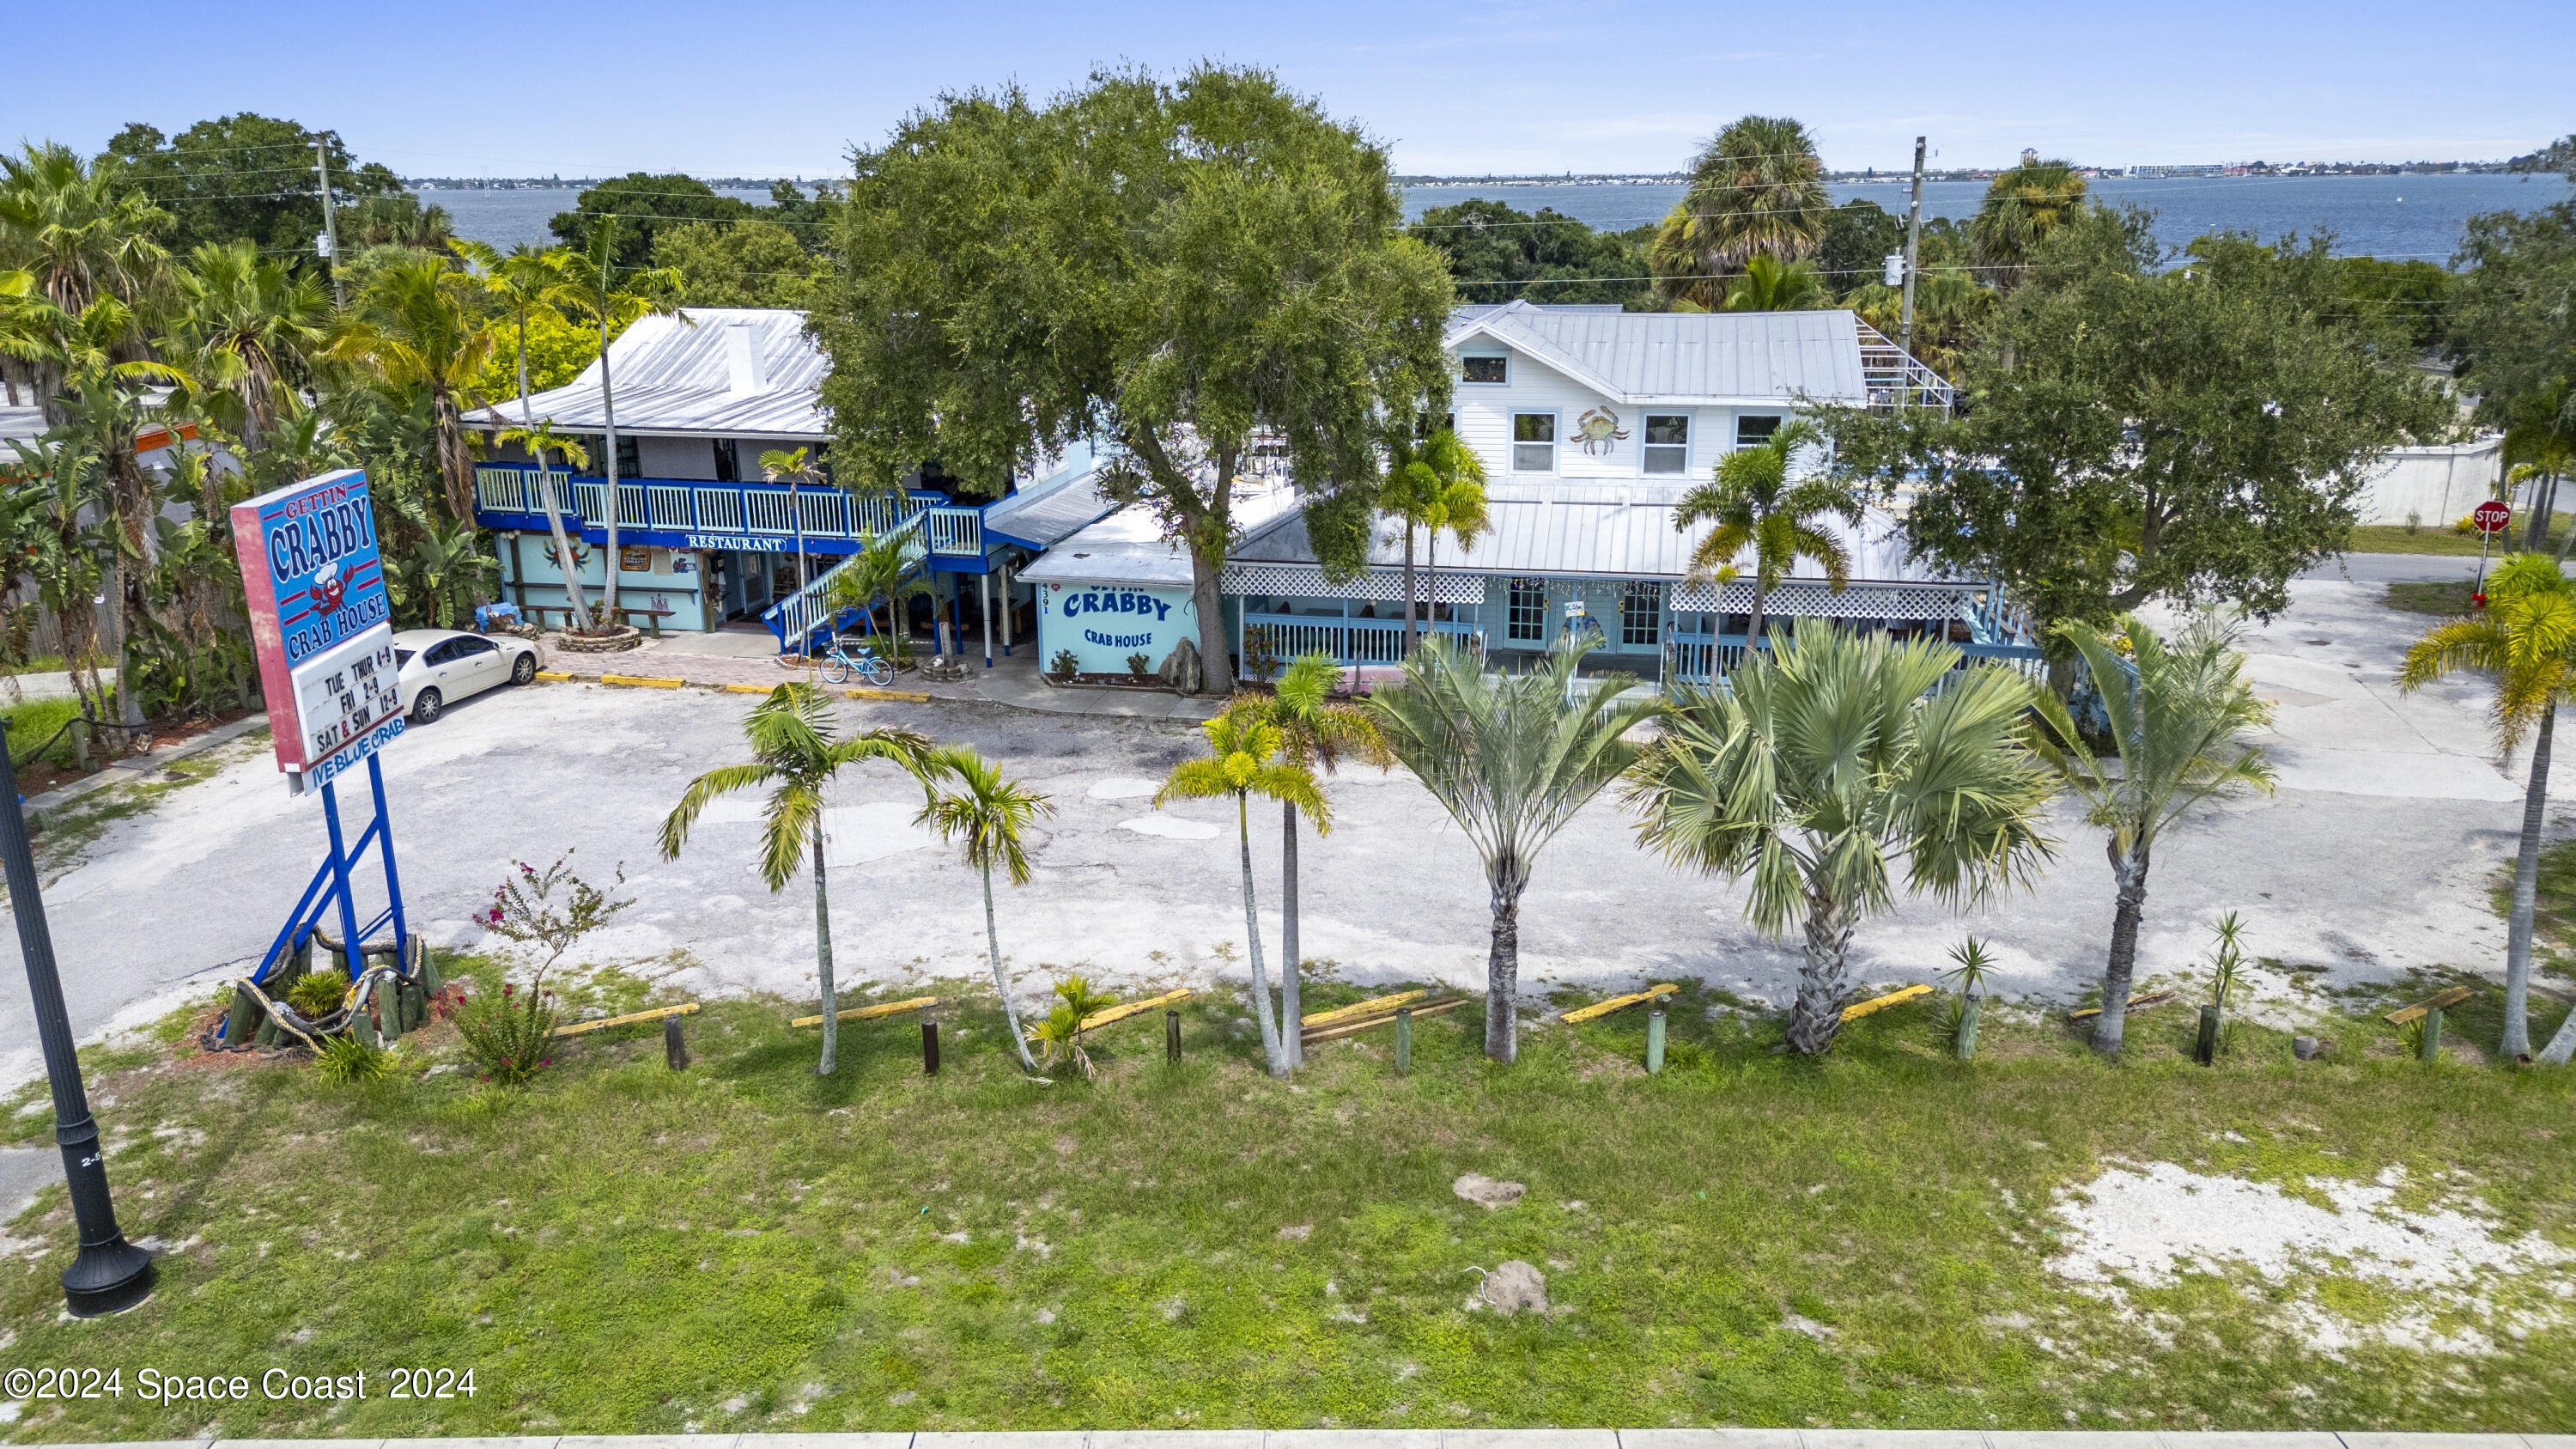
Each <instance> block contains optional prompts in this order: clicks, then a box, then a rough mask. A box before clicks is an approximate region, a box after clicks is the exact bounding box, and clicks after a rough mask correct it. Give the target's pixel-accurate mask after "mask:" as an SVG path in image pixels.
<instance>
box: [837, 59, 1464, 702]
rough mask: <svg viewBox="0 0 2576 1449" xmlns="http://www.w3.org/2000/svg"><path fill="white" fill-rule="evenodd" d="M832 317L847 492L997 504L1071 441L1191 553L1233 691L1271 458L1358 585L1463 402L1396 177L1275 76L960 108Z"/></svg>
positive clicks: (917, 145) (877, 173) (1440, 312)
mask: <svg viewBox="0 0 2576 1449" xmlns="http://www.w3.org/2000/svg"><path fill="white" fill-rule="evenodd" d="M857 163H858V164H857V174H856V179H855V180H854V182H853V183H852V185H851V187H850V193H849V200H848V205H847V210H846V212H845V219H844V222H843V229H842V237H841V247H840V254H841V259H842V263H843V269H844V270H843V277H842V280H841V282H840V284H839V286H838V287H837V289H836V291H835V293H834V295H833V297H832V298H831V300H830V301H829V302H828V303H827V305H826V306H825V307H824V309H823V310H822V311H821V312H820V313H819V314H818V315H817V317H816V327H817V330H818V331H819V332H820V334H821V336H822V338H823V342H824V345H825V346H826V348H827V349H828V350H829V352H830V354H831V358H832V375H831V377H830V379H829V380H828V381H827V382H826V383H825V384H824V386H823V396H824V400H825V401H826V402H827V403H828V404H830V406H831V409H832V416H833V429H834V437H835V443H834V447H833V453H832V457H833V463H834V471H835V473H836V475H837V477H838V478H839V480H840V481H841V482H842V483H843V484H844V485H845V486H851V487H861V488H870V487H872V488H892V487H894V486H896V485H897V484H898V483H899V482H900V480H901V479H902V478H903V476H904V475H905V474H906V473H908V472H910V471H911V470H912V469H913V468H914V467H915V466H917V465H919V464H921V463H922V462H923V461H924V460H936V461H937V462H938V463H939V464H940V466H941V468H942V469H943V471H945V472H946V473H948V474H949V475H951V476H954V477H957V478H960V479H964V480H967V481H968V482H969V483H970V484H972V485H974V486H978V487H981V488H983V489H985V490H987V491H990V492H995V493H998V492H999V491H1000V490H1001V489H1002V487H1003V486H1004V480H1005V479H1006V478H1008V477H1009V476H1010V475H1011V473H1012V472H1013V470H1014V469H1018V468H1024V467H1026V466H1028V465H1029V464H1030V463H1031V462H1032V461H1033V460H1034V459H1035V458H1036V457H1038V456H1039V455H1041V454H1047V453H1052V452H1054V451H1055V450H1057V449H1060V448H1062V447H1064V446H1066V445H1067V444H1070V443H1072V442H1074V441H1076V440H1077V439H1082V438H1086V437H1087V438H1091V439H1094V440H1096V441H1097V442H1098V443H1100V444H1102V445H1104V451H1105V452H1107V453H1108V454H1109V456H1110V463H1109V469H1110V475H1111V485H1112V489H1113V492H1114V493H1115V494H1116V495H1117V496H1119V497H1121V498H1124V499H1127V500H1130V501H1133V502H1136V503H1140V504H1142V505H1144V506H1146V507H1149V508H1151V509H1152V510H1154V512H1155V514H1156V515H1157V516H1158V517H1159V518H1160V519H1161V521H1162V523H1163V526H1164V527H1165V529H1166V530H1167V531H1168V532H1169V533H1170V535H1171V536H1172V537H1174V538H1176V539H1178V540H1180V541H1181V542H1182V543H1184V544H1185V545H1187V547H1188V549H1189V553H1190V557H1191V560H1192V565H1193V567H1192V574H1193V579H1192V592H1193V596H1194V599H1195V602H1196V604H1197V609H1198V621H1199V639H1198V646H1199V652H1200V653H1201V655H1202V656H1204V658H1205V661H1206V664H1207V669H1208V674H1209V677H1210V679H1211V680H1212V681H1214V682H1215V687H1217V688H1220V689H1223V688H1229V687H1230V686H1231V683H1232V679H1233V671H1232V669H1231V668H1230V667H1229V665H1228V655H1229V649H1228V645H1227V642H1226V636H1225V631H1224V623H1223V617H1222V612H1221V609H1220V602H1221V601H1220V598H1219V594H1218V578H1219V573H1220V571H1221V570H1222V568H1223V566H1224V561H1225V554H1226V550H1227V548H1228V547H1229V545H1230V544H1231V543H1232V541H1233V538H1234V535H1235V528H1234V522H1233V499H1234V493H1235V490H1236V486H1237V481H1238V479H1239V478H1240V477H1241V476H1242V475H1243V473H1244V471H1245V465H1246V463H1247V462H1248V460H1249V459H1250V457H1251V449H1252V447H1253V445H1254V442H1255V440H1256V436H1257V435H1266V436H1268V437H1272V438H1275V439H1276V440H1277V441H1278V442H1279V443H1280V444H1282V445H1284V446H1285V448H1286V451H1287V458H1288V463H1289V468H1290V471H1291V474H1292V475H1293V477H1294V478H1295V480H1296V482H1297V485H1298V487H1299V489H1300V490H1301V492H1302V493H1303V494H1304V496H1305V498H1306V502H1307V514H1308V520H1309V523H1310V526H1311V531H1312V533H1313V534H1314V536H1315V538H1316V541H1317V545H1318V547H1319V548H1321V549H1322V550H1324V552H1325V555H1326V557H1327V559H1328V561H1330V562H1332V563H1335V564H1337V565H1338V566H1342V567H1350V566H1355V565H1356V563H1357V561H1358V553H1359V550H1360V548H1361V547H1362V545H1363V544H1364V542H1365V530H1366V523H1367V518H1368V509H1367V505H1368V502H1369V500H1370V498H1371V497H1372V496H1373V494H1374V491H1375V488H1376V483H1377V479H1378V476H1379V472H1380V460H1381V458H1382V457H1383V455H1384V444H1385V443H1386V441H1387V439H1388V431H1389V429H1391V428H1399V427H1400V428H1405V429H1410V428H1411V427H1412V425H1413V423H1414V421H1415V419H1416V418H1417V417H1418V416H1420V415H1421V414H1423V413H1424V412H1425V411H1429V412H1430V413H1431V415H1433V416H1437V409H1438V408H1439V407H1440V406H1443V405H1445V398H1446V393H1447V390H1448V386H1449V379H1448V374H1447V369H1446V364H1445V363H1444V361H1443V359H1442V356H1441V352H1440V338H1441V332H1442V329H1443V327H1444V325H1445V323H1446V321H1447V318H1448V313H1449V307H1450V299H1451V289H1450V281H1449V274H1448V271H1447V269H1446V268H1444V267H1443V266H1442V264H1441V260H1440V257H1439V255H1438V253H1436V252H1434V251H1433V250H1432V249H1431V248H1430V247H1428V246H1425V245H1424V244H1422V243H1421V242H1419V241H1416V240H1413V239H1411V238H1409V237H1406V236H1405V235H1404V234H1403V233H1402V232H1401V230H1400V229H1399V224H1400V222H1401V220H1402V214H1401V210H1400V205H1399V198H1398V196H1397V193H1396V190H1395V188H1394V186H1393V185H1392V183H1391V181H1390V179H1389V174H1388V168H1387V159H1386V153H1385V152H1384V150H1383V149H1381V148H1380V147H1379V146H1377V145H1376V144H1375V143H1373V142H1372V141H1371V140H1370V139H1369V138H1368V137H1366V136H1364V135H1363V134H1361V133H1360V132H1359V131H1358V130H1357V129H1355V128H1353V127H1350V126H1347V125H1343V124H1340V123H1338V122H1336V121H1334V120H1333V119H1332V118H1331V117H1329V116H1327V115H1325V114H1324V113H1323V111H1322V110H1321V109H1319V108H1318V107H1317V106H1316V105H1315V103H1314V102H1312V101H1311V100H1308V99H1306V98H1304V97H1301V96H1298V95H1295V94H1292V93H1290V92H1289V91H1287V90H1286V89H1284V88H1283V87H1282V86H1281V85H1280V84H1279V82H1278V81H1277V80H1276V79H1275V78H1274V77H1272V76H1270V75H1269V74H1267V73H1265V72H1261V71H1252V70H1236V69H1227V68H1223V67H1219V66H1214V65H1201V66H1199V67H1197V68H1195V69H1192V70H1190V71H1189V72H1187V73H1185V74H1183V75H1181V76H1180V77H1178V78H1177V79H1173V80H1169V81H1166V80H1162V79H1158V78H1156V77H1153V76H1151V75H1148V74H1145V73H1142V72H1137V71H1121V72H1115V73H1103V74H1097V75H1094V76H1093V77H1092V78H1091V80H1090V82H1089V83H1088V84H1087V85H1085V86H1083V87H1081V88H1079V89H1077V90H1074V91H1071V92H1068V93H1067V94H1065V95H1062V96H1060V97H1058V98H1056V99H1054V100H1052V101H1050V102H1048V103H1046V104H1045V105H1043V106H1040V105H1037V104H1034V103H1032V102H1031V100H1030V99H1029V98H1028V97H1027V96H1026V95H1025V94H1023V93H1022V92H1020V91H1018V90H1016V89H1014V90H1006V91H1001V92H993V93H987V92H980V91H978V92H969V93H965V94H959V95H950V96H947V97H945V98H943V99H942V100H941V101H940V102H939V103H938V104H937V105H936V106H935V107H933V108H931V109H930V110H927V111H924V112H921V113H918V114H916V115H914V116H912V117H911V118H910V119H908V120H906V121H905V122H904V123H903V124H902V125H901V126H899V127H897V128H896V131H895V134H894V135H893V137H892V138H891V139H890V140H889V141H888V142H887V144H886V145H885V146H884V147H883V148H881V149H878V150H875V151H868V152H862V153H861V154H860V155H859V156H858V158H857Z"/></svg>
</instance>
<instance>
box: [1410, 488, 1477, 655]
mask: <svg viewBox="0 0 2576 1449" xmlns="http://www.w3.org/2000/svg"><path fill="white" fill-rule="evenodd" d="M1416 515H1417V516H1418V517H1419V518H1420V519H1421V520H1422V527H1423V544H1424V548H1423V559H1422V587H1423V591H1424V592H1425V593H1426V594H1427V595H1428V596H1429V597H1428V598H1426V599H1425V600H1424V601H1423V608H1424V610H1425V611H1427V612H1428V613H1429V614H1430V618H1429V619H1427V620H1425V621H1424V627H1425V630H1426V632H1429V633H1435V634H1436V633H1438V632H1439V629H1438V628H1437V625H1438V623H1439V620H1440V530H1442V529H1444V528H1445V529H1447V530H1449V536H1450V537H1451V538H1453V539H1456V540H1457V541H1458V551H1459V552H1460V553H1474V552H1475V551H1476V540H1477V539H1479V538H1482V537H1484V536H1485V535H1486V534H1489V533H1491V532H1493V531H1494V516H1493V513H1492V511H1491V510H1490V509H1489V508H1488V507H1487V506H1486V503H1485V484H1484V480H1483V479H1481V478H1459V479H1455V480H1453V481H1451V482H1449V483H1446V484H1443V485H1441V487H1440V488H1439V489H1438V490H1436V491H1435V492H1433V493H1432V494H1431V495H1430V496H1429V497H1427V498H1423V499H1421V500H1419V501H1418V505H1417V508H1416Z"/></svg>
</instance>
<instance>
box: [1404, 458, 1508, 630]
mask: <svg viewBox="0 0 2576 1449" xmlns="http://www.w3.org/2000/svg"><path fill="white" fill-rule="evenodd" d="M1390 461H1391V466H1390V467H1389V468H1388V470H1387V481H1386V491H1385V493H1384V495H1383V496H1382V498H1381V502H1380V506H1381V507H1383V508H1385V509H1386V510H1387V511H1388V512H1391V513H1393V514H1394V515H1395V516H1396V517H1397V518H1398V519H1399V520H1401V521H1402V522H1403V524H1404V637H1405V638H1406V639H1407V640H1408V641H1409V640H1411V639H1412V638H1413V637H1414V636H1415V633H1416V631H1415V629H1414V627H1413V623H1414V603H1415V601H1416V600H1418V599H1419V598H1421V594H1420V593H1419V592H1417V591H1416V590H1415V588H1414V584H1413V531H1414V530H1415V529H1417V528H1420V527H1422V526H1423V520H1424V516H1425V514H1426V513H1427V512H1428V511H1429V510H1430V509H1432V508H1434V507H1436V506H1439V503H1440V500H1441V499H1442V498H1443V497H1445V496H1446V495H1447V494H1448V492H1449V490H1450V489H1452V488H1456V487H1458V486H1459V485H1461V484H1470V485H1473V486H1474V487H1476V488H1477V489H1479V490H1482V489H1483V487H1484V485H1485V465H1484V462H1483V461H1482V460H1481V459H1479V458H1478V457H1477V456H1476V450H1475V449H1473V448H1470V447H1468V446H1467V445H1466V444H1465V443H1463V442H1461V441H1459V438H1458V435H1457V434H1456V433H1454V432H1451V431H1450V430H1449V429H1447V428H1435V429H1433V430H1432V431H1431V433H1430V434H1429V435H1428V436H1426V437H1424V438H1422V439H1420V440H1418V441H1415V442H1411V443H1405V444H1401V445H1399V446H1398V448H1397V450H1396V454H1395V457H1394V458H1393V459H1392V460H1390ZM1477 496H1478V498H1479V499H1481V498H1482V497H1483V494H1482V492H1481V491H1479V493H1478V495H1477Z"/></svg>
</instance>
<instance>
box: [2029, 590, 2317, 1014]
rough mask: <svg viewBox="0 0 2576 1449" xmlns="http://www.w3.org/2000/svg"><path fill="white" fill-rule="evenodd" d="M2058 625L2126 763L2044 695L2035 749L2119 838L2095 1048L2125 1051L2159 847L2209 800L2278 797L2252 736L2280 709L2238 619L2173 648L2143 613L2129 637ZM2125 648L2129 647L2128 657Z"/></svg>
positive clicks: (2200, 630) (2217, 623) (2220, 619)
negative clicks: (2108, 754) (2242, 650)
mask: <svg viewBox="0 0 2576 1449" xmlns="http://www.w3.org/2000/svg"><path fill="white" fill-rule="evenodd" d="M2058 628H2059V632H2060V633H2061V634H2062V635H2063V636H2064V637H2065V639H2066V641H2067V642H2068V643H2070V644H2072V645H2074V646H2075V652H2076V653H2077V654H2078V655H2079V656H2081V657H2082V659H2083V660H2084V664H2085V667H2086V668H2087V669H2089V670H2090V671H2092V675H2093V683H2094V686H2095V688H2096V689H2098V690H2099V691H2100V692H2101V697H2102V708H2103V711H2104V713H2105V714H2106V716H2107V717H2108V719H2109V721H2110V730H2109V734H2110V736H2111V744H2112V747H2113V749H2114V750H2115V751H2117V758H2118V761H2119V765H2118V768H2117V769H2112V768H2109V762H2107V761H2105V760H2103V759H2102V758H2100V757H2098V756H2096V755H2095V754H2094V752H2093V747H2092V745H2091V744H2089V743H2087V742H2086V740H2085V737H2084V734H2083V732H2082V731H2080V730H2078V729H2077V728H2076V725H2075V719H2074V716H2073V715H2072V714H2070V713H2069V712H2068V711H2067V708H2066V703H2065V701H2063V700H2061V699H2059V698H2058V697H2057V695H2056V693H2055V692H2054V691H2051V690H2041V691H2039V692H2038V694H2037V697H2036V699H2035V700H2034V703H2035V704H2036V705H2037V707H2038V710H2039V719H2040V729H2039V731H2038V733H2037V735H2036V736H2035V738H2034V740H2033V747H2034V748H2035V749H2037V750H2038V752H2039V757H2040V759H2041V760H2042V761H2043V762H2045V763H2046V764H2047V765H2048V767H2049V768H2050V769H2051V770H2052V771H2054V772H2055V773H2056V774H2057V775H2058V776H2059V778H2061V779H2063V780H2064V781H2065V782H2066V783H2067V785H2068V786H2069V787H2071V788H2072V789H2073V790H2074V791H2075V793H2076V794H2077V795H2078V796H2080V797H2082V799H2083V801H2084V803H2085V806H2086V816H2085V818H2086V820H2087V821H2088V822H2089V823H2091V824H2094V825H2098V826H2101V827H2103V828H2104V829H2105V830H2106V831H2108V832H2109V838H2108V839H2107V840H2106V841H2105V842H2104V845H2105V848H2106V849H2107V850H2108V851H2109V853H2110V857H2111V878H2112V880H2113V882H2114V889H2115V890H2116V891H2117V895H2116V896H2115V898H2114V899H2115V905H2114V908H2113V911H2112V916H2111V953H2110V956H2109V958H2108V960H2107V962H2106V963H2105V965H2104V967H2103V971H2102V1014H2101V1015H2100V1016H2099V1017H2096V1018H2095V1019H2094V1024H2093V1045H2094V1047H2095V1048H2096V1049H2098V1050H2101V1051H2105V1052H2116V1051H2118V1050H2119V1049H2120V1041H2121V1035H2122V1033H2123V1031H2124V1030H2125V1029H2126V1025H2127V1018H2128V1006H2129V982H2130V980H2131V979H2132V978H2133V977H2134V975H2135V974H2136V971H2137V964H2138V924H2139V922H2140V920H2141V919H2142V918H2143V917H2144V915H2145V912H2146V899H2147V869H2148V867H2149V866H2150V865H2151V864H2153V862H2154V857H2155V848H2156V841H2157V839H2158V838H2159V837H2160V836H2162V835H2163V833H2164V830H2165V827H2167V826H2169V825H2171V824H2173V823H2174V822H2175V821H2176V820H2179V819H2181V818H2182V817H2183V815H2184V814H2186V813H2187V812H2189V811H2190V810H2191V809H2192V808H2193V807H2194V806H2197V805H2199V804H2200V803H2201V802H2203V801H2205V800H2209V799H2213V798H2216V797H2219V796H2222V795H2226V794H2231V793H2234V792H2237V791H2240V790H2246V789H2257V790H2270V789H2271V788H2272V766H2271V762H2270V761H2268V760H2266V759H2265V758H2264V756H2263V751H2262V748H2261V747H2260V746H2257V745H2251V744H2248V743H2246V742H2245V738H2244V737H2245V735H2246V734H2247V733H2248V732H2250V731H2253V730H2258V729H2261V728H2262V727H2263V726H2264V725H2265V724H2267V723H2268V722H2270V720H2271V717H2272V711H2271V707H2270V706H2268V705H2266V704H2264V703H2263V701H2261V700H2260V699H2257V698H2255V696H2254V685H2253V681H2252V680H2251V679H2249V678H2248V677H2247V676H2246V673H2245V656H2244V655H2242V654H2239V653H2237V652H2236V622H2235V620H2234V619H2233V618H2231V617H2228V616H2224V615H2219V614H2204V615H2201V616H2200V617H2198V618H2195V619H2193V620H2192V621H2191V623H2190V624H2188V625H2187V626H2185V627H2184V629H2183V631H2182V632H2181V633H2180V634H2179V635H2177V636H2175V637H2174V638H2173V639H2171V640H2167V639H2165V638H2163V637H2162V636H2160V635H2158V634H2157V633H2156V631H2155V630H2153V629H2151V628H2149V627H2148V626H2147V625H2146V623H2145V622H2144V621H2142V620H2140V619H2138V618H2136V617H2134V616H2131V617H2126V618H2123V619H2122V620H2121V621H2120V630H2119V633H2118V634H2117V635H2115V636H2112V637H2108V638H2106V637H2105V636H2104V635H2103V634H2102V633H2101V632H2099V631H2098V630H2096V629H2094V628H2093V627H2092V626H2091V625H2089V624H2085V623H2082V622H2069V623H2065V624H2061V625H2059V626H2058ZM2120 644H2125V645H2126V646H2127V648H2126V651H2125V656H2124V654H2123V652H2122V650H2121V649H2120V648H2119V647H2117V646H2118V645H2120Z"/></svg>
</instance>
